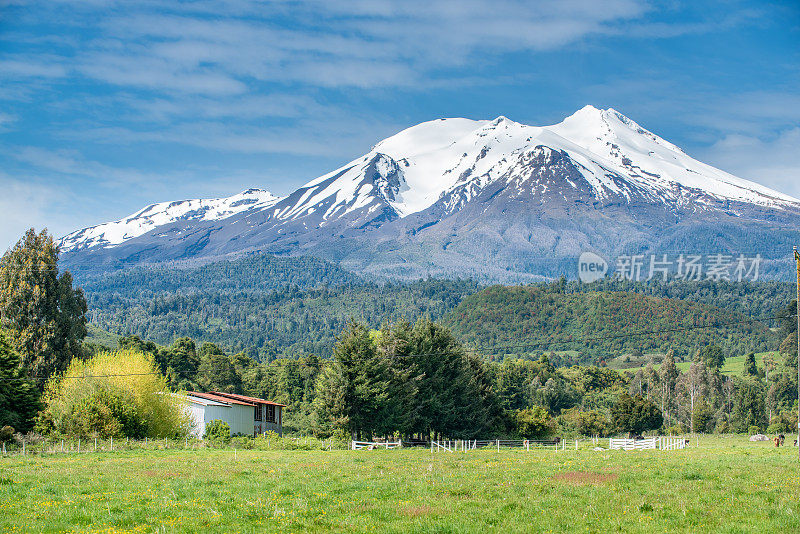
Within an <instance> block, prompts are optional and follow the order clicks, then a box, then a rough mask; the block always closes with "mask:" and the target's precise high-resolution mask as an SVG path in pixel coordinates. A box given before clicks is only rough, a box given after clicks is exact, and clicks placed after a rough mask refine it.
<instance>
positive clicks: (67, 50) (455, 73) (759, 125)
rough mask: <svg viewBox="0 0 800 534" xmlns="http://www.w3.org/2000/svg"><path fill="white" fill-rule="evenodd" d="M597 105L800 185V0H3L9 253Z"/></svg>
mask: <svg viewBox="0 0 800 534" xmlns="http://www.w3.org/2000/svg"><path fill="white" fill-rule="evenodd" d="M585 104H593V105H595V106H598V107H613V108H615V109H617V110H619V111H621V112H622V113H624V114H626V115H628V116H629V117H631V118H632V119H634V120H636V121H637V122H639V123H640V124H642V125H643V126H644V127H646V128H648V129H650V130H652V131H654V132H655V133H657V134H659V135H661V136H662V137H665V138H666V139H668V140H670V141H672V142H674V143H676V144H678V145H679V146H681V147H682V148H684V150H686V151H687V152H688V153H689V154H691V155H692V156H694V157H696V158H698V159H701V160H703V161H706V162H707V163H711V164H713V165H715V166H717V167H720V168H722V169H724V170H727V171H729V172H732V173H734V174H737V175H739V176H742V177H744V178H749V179H751V180H755V181H758V182H761V183H763V184H766V185H768V186H770V187H773V188H775V189H778V190H780V191H783V192H786V193H789V194H792V195H794V196H796V197H800V150H798V147H800V5H799V3H798V2H796V0H790V1H786V2H774V3H771V2H746V1H736V0H726V1H720V2H712V1H708V2H706V1H694V2H691V1H690V2H680V1H663V2H660V1H649V2H642V1H636V0H605V1H603V2H598V1H597V0H560V1H528V2H516V1H505V0H461V1H458V2H435V1H433V2H432V1H430V0H427V1H419V0H405V1H402V2H390V1H373V0H351V1H346V2H338V1H331V0H328V1H310V2H295V1H290V0H277V1H238V0H197V1H193V2H188V1H187V2H178V1H159V0H136V1H125V2H122V1H120V2H114V1H110V0H109V1H104V0H75V1H70V0H47V1H35V2H34V1H30V2H29V1H25V0H0V191H2V194H0V250H3V249H5V248H6V247H8V246H10V245H12V244H13V243H14V242H15V241H16V240H17V239H18V237H19V236H20V235H21V233H22V232H23V231H24V229H25V228H28V227H30V226H34V227H36V228H37V229H38V228H41V227H44V226H47V227H48V228H50V230H51V231H52V232H53V233H54V234H56V235H58V236H60V235H63V234H65V233H67V232H69V231H72V230H76V229H78V228H82V227H84V226H89V225H93V224H98V223H101V222H105V221H108V220H113V219H119V218H122V217H124V216H125V215H127V214H129V213H131V212H133V211H136V210H138V209H139V208H141V207H143V206H145V205H146V204H150V203H153V202H159V201H165V200H177V199H183V198H198V197H215V196H228V195H231V194H234V193H236V192H239V191H241V190H243V189H246V188H249V187H262V188H265V189H268V190H270V191H272V192H274V193H276V194H286V193H288V192H289V191H291V190H292V189H294V188H296V187H297V186H299V185H301V184H303V183H304V182H306V181H308V180H309V179H311V178H314V177H316V176H318V175H320V174H323V173H325V172H327V171H329V170H332V169H333V168H335V167H337V166H339V165H341V164H342V163H345V162H346V161H348V160H350V159H352V158H354V157H356V156H358V155H360V154H363V153H365V152H367V151H368V150H369V147H370V146H372V145H373V144H374V143H375V142H377V141H379V140H380V139H382V138H384V137H387V136H389V135H391V134H393V133H395V132H396V131H398V130H400V129H402V128H405V127H408V126H410V125H413V124H416V123H419V122H422V121H425V120H430V119H433V118H438V117H454V116H461V117H469V118H475V119H482V118H483V119H486V118H494V117H496V116H498V115H505V116H507V117H509V118H511V119H513V120H516V121H518V122H523V123H527V124H548V123H554V122H558V121H560V120H561V119H562V118H563V117H564V116H566V115H569V114H571V113H572V112H574V111H575V110H577V109H579V108H580V107H582V106H583V105H585Z"/></svg>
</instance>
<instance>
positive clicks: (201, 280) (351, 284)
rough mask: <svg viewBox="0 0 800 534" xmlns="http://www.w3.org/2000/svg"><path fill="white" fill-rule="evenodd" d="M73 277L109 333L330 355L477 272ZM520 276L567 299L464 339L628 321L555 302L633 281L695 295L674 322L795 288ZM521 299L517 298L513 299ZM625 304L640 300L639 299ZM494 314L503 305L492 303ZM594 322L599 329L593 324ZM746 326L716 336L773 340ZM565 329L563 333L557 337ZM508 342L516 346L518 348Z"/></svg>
mask: <svg viewBox="0 0 800 534" xmlns="http://www.w3.org/2000/svg"><path fill="white" fill-rule="evenodd" d="M76 278H77V283H78V284H79V285H81V286H82V287H83V288H84V290H85V292H86V298H87V300H88V304H89V313H88V317H89V320H90V321H91V322H92V323H93V324H94V325H96V326H98V327H100V328H102V329H104V330H107V331H109V332H112V333H114V334H136V335H139V336H141V337H143V338H146V339H152V340H154V341H157V342H159V343H165V344H169V343H171V342H172V341H173V340H175V339H177V338H179V337H182V336H190V337H192V338H194V339H197V340H200V341H212V342H215V343H218V344H220V345H222V346H224V347H225V348H226V349H227V350H231V351H240V350H248V351H249V352H250V354H252V355H253V356H256V357H259V358H267V359H269V358H274V357H278V356H282V355H298V354H301V353H309V352H314V353H317V354H319V355H323V356H324V355H326V354H329V353H330V350H331V349H332V347H333V343H334V340H335V338H336V335H337V334H338V333H339V332H341V331H342V329H343V328H344V326H345V325H346V324H347V322H348V321H349V320H350V319H356V320H359V321H363V322H365V323H366V324H369V325H370V326H371V327H373V328H379V327H380V326H381V325H382V324H383V323H385V322H387V321H396V320H397V319H400V318H402V317H405V318H407V319H409V320H411V321H414V320H416V319H417V318H418V317H422V316H425V315H428V316H430V317H431V318H432V319H434V320H438V319H441V318H444V317H445V315H447V314H448V313H449V312H451V310H453V309H454V308H455V307H456V306H458V305H459V304H460V303H461V301H462V299H463V298H464V297H466V296H468V295H472V294H474V293H476V292H478V291H479V290H480V289H482V287H481V286H480V285H479V284H478V283H477V282H474V281H467V280H433V279H429V280H422V281H418V282H414V283H408V284H378V283H374V282H370V281H365V280H363V279H362V278H360V277H359V276H357V275H356V274H353V273H350V272H348V271H345V270H343V269H341V268H339V267H338V266H336V265H334V264H332V263H328V262H325V261H322V260H318V259H314V258H307V257H299V258H284V257H275V256H265V255H252V256H246V257H243V258H240V259H237V260H234V261H225V262H218V263H212V264H208V265H205V266H201V267H193V268H188V269H185V268H181V269H179V268H166V267H159V268H148V267H138V268H132V269H126V270H122V271H116V272H111V273H106V274H97V273H95V274H89V273H78V274H77V275H76ZM526 287H530V288H539V289H541V290H542V291H547V292H548V293H549V294H551V295H552V297H551V298H553V299H564V303H563V305H562V303H558V304H553V306H554V310H555V311H554V312H553V313H555V314H556V315H553V316H552V318H551V319H548V320H542V321H543V322H541V323H540V324H538V325H537V324H533V323H530V322H525V321H526V319H525V316H524V314H523V315H522V316H518V315H515V314H516V313H517V312H518V311H519V310H516V311H515V310H514V309H509V310H505V311H503V312H502V314H503V315H504V316H505V321H508V322H509V324H508V325H503V328H505V326H508V327H509V328H510V330H507V331H506V333H505V334H502V335H501V334H497V335H494V334H490V333H488V332H487V331H486V329H489V328H493V327H492V323H491V321H489V322H487V323H486V324H478V325H471V324H470V322H471V321H473V320H475V321H478V322H482V321H483V319H482V318H480V316H479V315H477V316H476V315H474V314H475V313H477V311H475V310H474V311H472V312H470V313H469V314H467V316H468V317H467V319H463V321H467V322H466V323H464V324H463V330H459V333H458V335H459V336H464V337H463V338H462V339H464V340H465V341H467V342H470V343H471V344H474V343H480V345H481V346H482V347H486V346H493V345H494V344H497V343H508V341H503V340H504V339H508V340H511V342H514V343H517V342H519V341H520V340H521V339H530V338H531V337H536V339H537V340H540V339H542V336H540V335H538V334H537V335H534V332H533V330H530V329H531V328H533V329H535V328H538V327H539V326H541V327H542V328H545V330H543V332H548V333H547V334H546V336H545V338H544V339H553V340H555V339H556V337H558V336H560V335H562V334H566V335H572V336H579V335H582V334H581V333H592V334H593V335H602V332H606V331H616V330H619V329H624V328H639V327H641V326H642V325H641V324H631V325H629V324H628V323H627V322H625V321H627V320H628V316H629V315H632V314H626V312H625V311H623V310H621V311H620V312H619V313H620V315H619V316H614V317H612V316H606V315H603V314H599V315H596V314H595V315H596V317H595V319H593V321H595V322H588V323H583V322H582V323H581V324H580V325H579V326H578V327H576V328H577V330H574V331H571V330H569V329H570V328H572V327H570V326H568V325H566V323H565V324H564V325H561V322H564V321H567V322H569V321H571V320H573V319H571V318H570V317H568V316H566V315H564V314H566V313H569V312H567V311H564V310H563V309H562V308H564V307H565V306H566V308H567V309H569V308H570V307H574V306H575V304H572V303H574V302H582V301H583V299H581V298H579V297H578V295H581V294H584V293H588V294H597V293H598V292H629V293H632V294H639V295H640V296H646V297H650V298H661V297H666V298H669V299H682V300H687V301H690V302H691V303H695V304H696V305H698V306H699V307H697V308H687V310H683V308H681V306H688V304H680V305H677V304H670V305H668V306H667V307H666V308H665V309H664V310H663V312H664V313H665V314H667V315H665V316H663V317H660V318H657V319H656V320H657V322H658V324H660V325H662V326H663V325H671V324H672V322H671V321H672V318H671V317H670V316H669V315H668V314H669V313H672V312H674V313H676V314H677V315H676V316H677V317H680V318H682V319H686V320H688V318H689V317H691V318H692V319H691V320H694V319H695V318H696V319H697V320H705V319H708V317H707V315H708V314H712V315H713V314H714V313H716V312H714V311H713V310H711V308H712V307H718V308H723V309H725V310H727V312H726V313H723V314H722V315H721V316H719V317H724V318H725V319H726V320H728V319H729V318H730V317H738V316H737V315H730V314H742V315H744V316H748V317H758V318H763V317H768V316H772V315H775V314H776V313H777V312H778V311H779V310H781V309H783V308H784V307H785V306H786V304H787V303H788V302H789V301H790V300H791V298H792V296H793V288H792V286H791V284H787V283H778V282H759V283H730V282H725V281H721V282H714V281H710V280H708V281H700V282H692V281H678V280H675V281H670V282H668V283H664V282H661V281H658V280H654V281H652V282H650V283H643V282H636V283H634V282H628V281H620V280H613V279H606V280H603V281H600V282H597V283H594V284H590V285H586V284H581V283H579V282H576V281H566V280H563V279H562V280H557V281H555V282H552V283H549V284H535V285H532V286H526ZM556 295H561V296H560V297H557V296H556ZM570 295H572V296H570ZM631 299H633V300H630V301H626V302H628V304H630V303H634V302H635V303H640V304H644V303H648V304H647V305H646V306H644V307H643V309H642V311H645V312H646V311H647V310H648V309H649V308H648V306H653V307H654V308H655V309H659V305H658V303H656V302H655V301H649V300H647V299H635V298H634V297H631ZM471 302H472V301H471ZM475 302H476V303H478V302H480V300H477V301H475ZM559 302H560V301H559ZM591 302H594V301H591ZM617 304H619V305H622V304H620V303H617ZM471 305H472V304H468V306H471ZM518 305H519V303H516V304H514V306H518ZM703 306H704V307H703ZM581 309H582V308H581ZM631 309H632V310H633V309H635V310H638V308H635V307H634V308H631ZM676 310H679V311H676ZM551 311H552V310H551ZM462 312H463V310H462ZM462 312H459V313H462ZM684 312H685V313H684ZM498 313H501V312H500V311H499V310H498ZM592 313H594V312H592ZM687 314H688V315H687ZM698 314H699V315H698ZM703 314H705V315H703ZM590 315H592V314H590ZM714 317H715V320H720V319H719V317H717V316H716V315H714ZM448 321H451V324H453V325H456V323H459V324H461V322H462V319H456V318H454V317H451V318H449V319H448ZM639 321H640V322H642V323H643V324H648V325H649V324H650V322H649V321H650V319H649V316H642V317H641V319H640V320H639ZM512 323H513V324H512ZM767 326H772V325H767ZM497 328H500V326H497ZM595 328H599V329H600V330H594V329H595ZM565 329H566V330H565ZM457 330H458V328H457ZM742 332H745V331H744V330H742V329H738V330H735V329H729V330H727V331H726V333H725V334H724V335H725V336H728V337H729V338H730V340H728V341H725V340H722V342H723V343H724V344H725V346H726V350H727V349H730V350H734V351H739V348H742V347H744V346H750V344H753V343H754V344H755V345H756V347H755V348H754V350H755V349H757V348H764V349H767V348H768V349H774V348H775V347H774V346H772V345H770V346H769V347H763V339H762V338H761V337H758V336H756V338H755V339H749V338H748V339H747V340H745V341H743V343H744V345H743V346H742V347H739V348H736V347H737V345H738V343H739V341H741V340H742V335H741V334H742ZM712 333H713V334H714V335H715V336H719V335H720V334H719V333H718V332H712V331H706V332H705V333H703V335H705V336H706V337H708V336H709V335H711V334H712ZM520 336H525V337H524V338H521V337H520ZM698 336H700V334H698V333H694V334H692V335H691V336H689V337H688V338H687V336H685V335H682V336H679V335H677V334H676V335H674V336H672V337H671V338H668V339H652V340H649V341H648V340H634V341H635V343H633V342H631V343H629V344H626V345H623V346H622V347H621V349H624V350H631V349H632V348H641V349H642V350H645V351H646V350H649V349H648V347H654V348H657V349H658V350H662V349H663V348H664V346H665V344H666V343H667V342H672V341H673V340H675V341H676V342H677V343H678V344H679V345H680V349H677V348H676V350H678V352H679V353H684V352H687V353H688V351H690V350H691V349H692V347H694V346H695V345H696V343H698V342H702V341H703V340H704V339H706V338H703V337H702V336H701V337H698ZM723 337H724V336H723ZM92 339H94V338H92ZM561 340H562V339H561V338H560V337H559V338H558V341H561ZM640 341H643V342H640ZM618 345H619V343H617V344H610V343H605V344H595V345H594V346H589V347H586V346H583V345H579V344H573V345H558V346H552V347H545V346H538V347H536V348H535V351H536V352H539V351H541V350H546V349H550V350H578V351H581V352H583V356H582V358H578V359H577V360H576V361H583V360H585V359H586V358H590V359H594V358H595V357H597V356H600V352H601V351H602V350H612V351H616V350H618V348H620V347H618ZM525 350H526V351H527V350H534V349H532V348H526V349H525ZM742 350H749V349H743V348H742ZM514 352H518V351H517V350H516V349H514ZM611 356H612V357H613V356H614V355H611ZM564 363H569V361H565V362H564Z"/></svg>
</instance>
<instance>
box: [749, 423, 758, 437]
mask: <svg viewBox="0 0 800 534" xmlns="http://www.w3.org/2000/svg"><path fill="white" fill-rule="evenodd" d="M747 433H748V434H750V435H751V436H752V435H755V434H761V429H760V428H758V427H757V426H755V425H751V426H749V427H747Z"/></svg>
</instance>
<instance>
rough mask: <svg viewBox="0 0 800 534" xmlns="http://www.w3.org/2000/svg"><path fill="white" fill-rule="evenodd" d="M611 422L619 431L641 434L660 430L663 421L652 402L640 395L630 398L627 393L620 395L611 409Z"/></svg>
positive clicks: (659, 411)
mask: <svg viewBox="0 0 800 534" xmlns="http://www.w3.org/2000/svg"><path fill="white" fill-rule="evenodd" d="M611 422H612V424H613V426H614V427H615V428H616V429H617V430H619V431H622V432H628V433H629V434H641V433H642V432H645V431H647V430H655V429H657V428H660V427H661V425H662V424H663V422H664V419H663V417H662V415H661V410H659V409H658V407H657V406H656V405H655V404H654V403H653V401H651V400H649V399H645V398H644V397H642V396H641V395H635V396H633V397H631V396H630V395H629V394H628V393H622V395H620V396H619V398H618V399H617V402H616V403H615V404H614V406H612V407H611Z"/></svg>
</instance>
